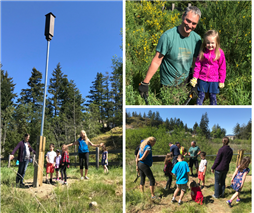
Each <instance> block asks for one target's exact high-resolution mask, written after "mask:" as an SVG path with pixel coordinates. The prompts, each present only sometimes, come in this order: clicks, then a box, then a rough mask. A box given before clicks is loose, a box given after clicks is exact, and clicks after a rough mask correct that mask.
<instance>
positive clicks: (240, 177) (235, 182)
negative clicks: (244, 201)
mask: <svg viewBox="0 0 254 213" xmlns="http://www.w3.org/2000/svg"><path fill="white" fill-rule="evenodd" d="M249 164H250V157H244V158H243V159H242V162H241V164H240V166H238V167H237V168H236V170H235V172H234V174H233V177H232V179H231V183H232V185H231V186H232V188H233V189H234V190H235V191H236V192H235V194H233V196H232V197H231V199H230V200H228V201H226V203H227V204H228V205H229V207H232V206H231V204H232V201H233V200H234V199H235V198H236V197H237V199H236V203H237V204H238V203H239V202H240V191H241V190H242V188H243V184H244V181H245V179H246V176H247V174H248V173H249V172H250V169H249V168H248V166H249Z"/></svg>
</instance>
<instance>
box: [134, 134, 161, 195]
mask: <svg viewBox="0 0 254 213" xmlns="http://www.w3.org/2000/svg"><path fill="white" fill-rule="evenodd" d="M155 143H156V139H155V138H154V137H149V138H147V139H145V140H144V141H143V142H142V143H141V144H140V149H139V152H138V154H137V158H136V170H137V171H139V173H140V177H141V180H140V190H141V191H142V192H144V185H145V178H146V176H147V177H148V178H149V180H150V191H151V197H152V199H154V198H156V196H155V195H154V185H155V179H154V176H153V173H152V171H151V169H150V167H151V166H152V164H153V156H152V147H153V146H154V144H155Z"/></svg>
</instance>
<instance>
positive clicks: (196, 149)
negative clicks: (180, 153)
mask: <svg viewBox="0 0 254 213" xmlns="http://www.w3.org/2000/svg"><path fill="white" fill-rule="evenodd" d="M199 151H200V149H199V147H198V146H195V147H191V148H189V153H190V156H191V157H194V156H196V155H197V154H198V152H199ZM194 159H197V158H194Z"/></svg>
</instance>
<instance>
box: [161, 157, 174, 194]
mask: <svg viewBox="0 0 254 213" xmlns="http://www.w3.org/2000/svg"><path fill="white" fill-rule="evenodd" d="M172 159H173V154H172V152H171V153H168V154H167V155H166V157H165V160H164V164H165V166H164V169H163V172H164V174H165V176H166V177H168V181H167V184H166V187H165V188H164V189H170V186H171V182H172V173H171V171H172V168H173V164H172V162H171V160H172Z"/></svg>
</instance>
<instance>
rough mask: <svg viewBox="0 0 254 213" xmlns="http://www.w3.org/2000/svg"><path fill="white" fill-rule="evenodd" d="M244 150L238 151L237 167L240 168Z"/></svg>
mask: <svg viewBox="0 0 254 213" xmlns="http://www.w3.org/2000/svg"><path fill="white" fill-rule="evenodd" d="M243 155H244V150H243V149H240V150H238V155H237V160H236V167H238V166H239V165H240V163H241V161H242V159H243Z"/></svg>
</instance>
